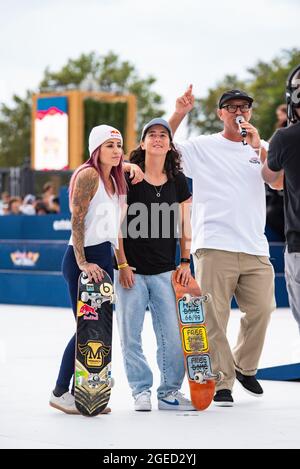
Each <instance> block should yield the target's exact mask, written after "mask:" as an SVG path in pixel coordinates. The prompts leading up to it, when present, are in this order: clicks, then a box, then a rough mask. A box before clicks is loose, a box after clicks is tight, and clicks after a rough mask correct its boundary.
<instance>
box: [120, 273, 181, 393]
mask: <svg viewBox="0 0 300 469" xmlns="http://www.w3.org/2000/svg"><path fill="white" fill-rule="evenodd" d="M171 274H172V272H165V273H162V274H158V275H139V274H135V284H134V286H133V287H132V288H131V289H126V288H123V287H122V286H121V285H120V283H119V275H118V273H117V274H116V275H115V277H116V279H115V290H116V293H117V304H116V313H117V321H118V327H119V333H120V338H121V346H122V351H123V359H124V365H125V371H126V374H127V379H128V382H129V385H130V387H131V389H132V395H133V396H135V395H137V394H139V393H140V392H142V391H147V390H149V389H150V388H151V387H152V385H153V374H152V371H151V369H150V367H149V364H148V363H147V360H146V358H145V356H144V354H143V350H142V341H141V333H142V328H143V323H144V318H145V311H146V308H147V306H149V309H150V312H151V316H152V323H153V328H154V332H155V335H156V340H157V346H158V348H157V364H158V367H159V370H160V377H161V380H160V386H159V388H158V390H157V397H158V398H159V399H161V398H164V397H166V396H167V395H168V394H169V393H170V392H172V391H177V390H178V389H180V387H181V384H182V381H183V379H184V373H185V369H184V359H183V352H182V347H181V340H180V335H179V327H178V320H177V314H176V303H175V296H174V292H173V288H172V284H171Z"/></svg>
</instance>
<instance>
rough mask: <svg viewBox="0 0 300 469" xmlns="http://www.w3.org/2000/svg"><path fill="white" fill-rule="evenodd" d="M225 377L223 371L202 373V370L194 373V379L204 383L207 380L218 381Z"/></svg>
mask: <svg viewBox="0 0 300 469" xmlns="http://www.w3.org/2000/svg"><path fill="white" fill-rule="evenodd" d="M223 379H224V374H223V373H222V371H219V372H218V373H215V374H214V373H201V371H198V372H197V373H195V374H194V380H195V381H196V383H198V384H204V383H206V382H207V381H216V382H217V383H218V382H220V381H222V380H223Z"/></svg>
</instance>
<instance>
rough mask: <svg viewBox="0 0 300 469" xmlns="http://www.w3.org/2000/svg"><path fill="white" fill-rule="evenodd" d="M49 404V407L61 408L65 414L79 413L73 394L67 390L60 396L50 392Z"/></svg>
mask: <svg viewBox="0 0 300 469" xmlns="http://www.w3.org/2000/svg"><path fill="white" fill-rule="evenodd" d="M49 404H50V405H51V407H55V409H58V410H62V411H63V412H65V413H66V414H79V413H80V412H79V411H78V410H77V408H76V406H75V399H74V396H73V395H72V394H71V393H69V392H65V393H64V394H63V395H62V396H60V397H56V396H54V394H53V392H52V393H51V397H50V401H49Z"/></svg>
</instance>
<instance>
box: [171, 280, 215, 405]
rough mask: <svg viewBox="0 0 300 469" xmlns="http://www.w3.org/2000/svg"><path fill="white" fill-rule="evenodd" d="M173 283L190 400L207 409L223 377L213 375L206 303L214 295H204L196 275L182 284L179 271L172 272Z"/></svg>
mask: <svg viewBox="0 0 300 469" xmlns="http://www.w3.org/2000/svg"><path fill="white" fill-rule="evenodd" d="M172 285H173V289H174V292H175V296H176V309H177V316H178V324H179V331H180V336H181V342H182V348H183V354H184V363H185V369H186V372H187V377H188V381H189V386H190V393H191V400H192V403H193V405H194V407H195V408H196V409H198V410H204V409H206V408H207V407H208V406H209V405H210V404H211V402H212V400H213V397H214V394H215V381H220V380H221V379H222V377H223V374H222V373H221V372H219V373H217V374H213V373H212V369H211V360H210V354H209V344H208V337H207V331H206V325H205V311H204V304H205V303H206V302H208V301H210V299H211V298H210V295H204V296H202V295H201V290H200V288H199V285H198V283H197V282H196V280H195V279H194V278H192V279H191V280H190V282H189V285H188V286H187V287H183V286H182V285H181V284H180V283H178V282H177V281H176V272H173V274H172Z"/></svg>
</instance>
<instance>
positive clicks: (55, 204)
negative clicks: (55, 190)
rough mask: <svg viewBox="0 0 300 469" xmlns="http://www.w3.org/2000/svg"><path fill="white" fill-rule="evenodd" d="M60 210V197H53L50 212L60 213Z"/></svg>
mask: <svg viewBox="0 0 300 469" xmlns="http://www.w3.org/2000/svg"><path fill="white" fill-rule="evenodd" d="M59 212H60V205H59V198H58V197H53V198H52V199H51V200H50V202H49V213H59Z"/></svg>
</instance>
